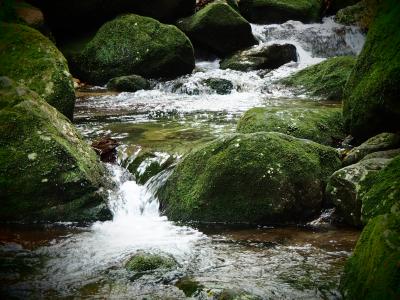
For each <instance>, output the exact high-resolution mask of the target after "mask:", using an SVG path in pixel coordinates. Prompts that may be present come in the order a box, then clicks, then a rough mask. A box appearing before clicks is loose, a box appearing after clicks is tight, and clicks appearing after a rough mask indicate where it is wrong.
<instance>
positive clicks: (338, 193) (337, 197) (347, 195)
mask: <svg viewBox="0 0 400 300" xmlns="http://www.w3.org/2000/svg"><path fill="white" fill-rule="evenodd" d="M390 161H391V159H386V158H371V159H366V160H362V161H360V162H358V163H356V164H354V165H351V166H347V167H345V168H343V169H340V170H338V171H336V172H335V173H333V174H332V176H331V177H330V178H329V181H328V185H327V187H326V198H327V200H328V201H329V203H331V204H333V205H334V206H335V207H336V215H337V221H338V222H340V223H344V224H347V225H351V226H358V227H361V226H362V225H363V223H362V221H361V209H362V206H363V203H362V200H361V192H360V190H361V188H362V184H363V181H364V180H365V178H366V177H367V175H371V174H372V173H377V172H379V171H380V170H381V169H383V168H384V167H386V166H387V165H388V164H389V162H390Z"/></svg>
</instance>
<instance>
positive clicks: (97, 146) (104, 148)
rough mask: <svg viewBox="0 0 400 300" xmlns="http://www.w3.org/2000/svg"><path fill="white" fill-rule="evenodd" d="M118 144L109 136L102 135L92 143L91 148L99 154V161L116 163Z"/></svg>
mask: <svg viewBox="0 0 400 300" xmlns="http://www.w3.org/2000/svg"><path fill="white" fill-rule="evenodd" d="M118 146H119V143H118V141H117V140H115V139H112V138H109V137H104V138H102V139H100V140H97V141H94V142H93V143H92V148H93V149H94V150H95V151H96V153H97V154H98V155H99V156H100V159H101V161H103V162H106V163H116V161H117V147H118Z"/></svg>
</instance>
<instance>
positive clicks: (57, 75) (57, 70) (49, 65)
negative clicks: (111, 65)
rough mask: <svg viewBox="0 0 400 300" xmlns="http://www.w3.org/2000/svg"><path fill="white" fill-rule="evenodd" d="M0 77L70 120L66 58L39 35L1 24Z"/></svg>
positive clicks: (70, 88) (71, 89)
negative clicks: (17, 84) (6, 78)
mask: <svg viewBox="0 0 400 300" xmlns="http://www.w3.org/2000/svg"><path fill="white" fill-rule="evenodd" d="M0 32H1V34H0V74H1V75H3V76H8V77H10V78H12V79H13V80H15V81H17V82H18V83H20V84H22V85H25V86H27V87H28V88H30V89H31V90H33V91H35V92H37V93H38V94H39V95H40V96H41V97H42V98H43V99H44V100H46V101H47V102H48V103H49V104H51V105H52V106H54V107H55V108H57V109H58V110H59V111H60V112H61V113H63V114H64V115H65V116H67V117H68V118H70V119H72V115H73V110H74V106H75V92H74V87H73V82H72V77H71V75H70V74H69V71H68V66H67V62H66V60H65V58H64V57H63V55H62V54H61V52H59V51H58V50H57V48H56V47H55V46H54V45H53V43H52V42H51V41H50V40H48V39H47V38H46V37H44V36H43V35H42V34H41V33H40V32H38V31H36V30H35V29H32V28H30V27H27V26H24V25H17V24H4V23H3V24H0Z"/></svg>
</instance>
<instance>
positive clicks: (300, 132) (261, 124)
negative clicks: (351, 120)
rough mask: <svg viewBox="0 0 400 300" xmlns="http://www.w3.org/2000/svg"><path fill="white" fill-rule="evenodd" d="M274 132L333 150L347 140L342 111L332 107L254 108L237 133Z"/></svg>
mask: <svg viewBox="0 0 400 300" xmlns="http://www.w3.org/2000/svg"><path fill="white" fill-rule="evenodd" d="M259 131H266V132H268V131H275V132H281V133H285V134H288V135H291V136H294V137H298V138H303V139H309V140H312V141H314V142H317V143H320V144H324V145H330V146H334V145H336V144H337V143H338V141H340V140H343V139H344V138H345V134H344V131H343V121H342V111H341V109H340V108H332V107H323V106H322V107H315V108H314V107H313V108H304V107H300V108H297V107H290V108H279V107H255V108H252V109H250V110H248V111H247V112H245V114H244V115H243V116H242V117H241V118H240V120H239V122H238V125H237V132H240V133H254V132H259Z"/></svg>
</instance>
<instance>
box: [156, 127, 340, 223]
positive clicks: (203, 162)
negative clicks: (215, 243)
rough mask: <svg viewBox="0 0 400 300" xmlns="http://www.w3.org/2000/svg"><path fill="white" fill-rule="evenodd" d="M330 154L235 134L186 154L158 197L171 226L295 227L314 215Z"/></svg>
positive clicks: (306, 144)
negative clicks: (177, 223) (175, 223)
mask: <svg viewBox="0 0 400 300" xmlns="http://www.w3.org/2000/svg"><path fill="white" fill-rule="evenodd" d="M339 166H340V161H339V158H338V154H337V153H336V151H335V150H334V149H333V148H330V147H326V146H322V145H319V144H316V143H313V142H310V141H304V140H300V139H296V138H293V137H290V136H287V135H283V134H279V133H255V134H235V135H231V136H228V137H225V138H221V139H217V140H215V141H213V142H211V143H209V144H206V145H205V146H203V147H201V148H198V149H197V150H194V151H192V152H191V153H189V154H188V155H187V156H186V157H185V158H184V159H183V161H181V162H180V163H179V164H178V166H177V167H176V169H175V170H174V172H173V174H172V175H171V177H169V179H168V181H167V183H166V185H165V186H164V187H163V188H162V190H161V191H160V195H159V196H160V200H161V209H162V211H163V212H164V213H165V214H166V215H167V216H168V217H170V218H171V219H172V220H183V221H190V220H192V221H199V222H212V221H218V222H232V223H239V222H249V223H258V224H261V223H262V224H272V223H287V222H291V223H294V222H297V221H299V220H304V219H307V218H308V217H310V216H312V215H313V214H314V213H315V212H317V211H318V210H319V208H320V205H321V202H322V189H323V187H324V183H325V180H326V179H327V178H328V176H329V175H331V174H332V173H333V172H334V171H335V170H336V169H338V168H339Z"/></svg>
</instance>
